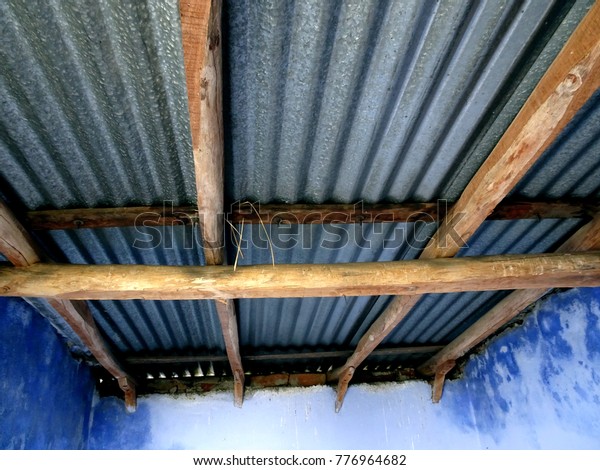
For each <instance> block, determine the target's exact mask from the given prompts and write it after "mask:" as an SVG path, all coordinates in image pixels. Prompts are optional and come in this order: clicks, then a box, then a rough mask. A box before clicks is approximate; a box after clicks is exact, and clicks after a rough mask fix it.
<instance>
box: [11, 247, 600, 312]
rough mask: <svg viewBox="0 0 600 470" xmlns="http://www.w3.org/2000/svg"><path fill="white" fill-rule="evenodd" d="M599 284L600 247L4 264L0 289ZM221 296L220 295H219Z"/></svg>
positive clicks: (166, 295) (332, 290) (174, 296)
mask: <svg viewBox="0 0 600 470" xmlns="http://www.w3.org/2000/svg"><path fill="white" fill-rule="evenodd" d="M599 284H600V252H586V253H565V254H556V253H552V254H541V255H538V254H529V255H498V256H478V257H475V256H473V257H465V258H442V259H434V260H411V261H388V262H375V263H338V264H280V265H275V266H272V265H257V266H241V267H238V268H237V270H234V269H233V267H231V266H148V265H72V264H63V265H60V264H42V263H39V264H35V265H32V266H28V267H24V268H11V267H8V268H6V267H0V295H3V296H10V295H17V296H20V297H39V296H41V297H56V298H61V299H71V300H86V299H95V300H130V299H147V300H194V299H219V300H228V299H234V298H236V299H237V298H286V297H341V296H364V295H404V294H413V296H414V295H419V294H428V293H446V292H465V291H484V290H486V291H489V290H506V289H536V288H550V287H589V286H596V285H599ZM217 303H220V302H217Z"/></svg>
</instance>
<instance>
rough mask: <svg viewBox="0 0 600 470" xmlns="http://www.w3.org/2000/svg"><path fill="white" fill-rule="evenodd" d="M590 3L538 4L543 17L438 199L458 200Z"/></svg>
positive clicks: (488, 107)
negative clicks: (542, 9) (542, 11)
mask: <svg viewBox="0 0 600 470" xmlns="http://www.w3.org/2000/svg"><path fill="white" fill-rule="evenodd" d="M589 3H590V2H589V1H588V0H582V1H578V2H577V1H575V0H568V1H564V2H560V1H559V2H553V3H552V4H540V5H541V6H546V7H547V8H546V9H545V12H544V14H543V17H542V16H540V21H539V22H538V23H537V24H536V25H535V28H534V30H533V31H532V32H531V33H529V38H530V39H529V40H528V41H527V44H526V45H525V48H524V50H523V52H522V54H521V55H520V57H519V58H518V60H517V61H515V63H514V64H513V66H512V67H511V69H510V70H509V71H508V73H506V74H505V79H504V80H503V83H502V84H501V86H499V87H498V90H497V91H496V93H495V95H494V97H493V99H492V100H491V101H490V103H489V105H488V106H487V107H486V112H485V113H483V115H482V116H483V117H482V119H481V120H480V122H479V124H478V125H477V126H476V128H475V129H474V130H473V132H472V133H471V136H470V138H469V139H467V140H466V141H465V144H464V145H463V146H462V148H461V149H460V151H459V152H458V154H460V155H464V158H463V159H462V161H461V162H460V163H459V165H458V166H457V168H456V170H455V171H454V172H452V173H451V174H448V176H447V177H446V183H445V185H444V187H443V189H442V191H441V193H440V196H439V197H442V198H447V199H450V200H456V199H457V198H458V197H459V196H460V194H461V192H462V190H463V189H464V187H465V186H466V185H467V183H468V182H469V180H470V179H471V177H472V176H473V175H474V174H475V172H476V171H477V169H478V168H479V166H480V165H481V163H482V162H483V160H484V159H485V158H486V157H487V156H488V155H489V153H490V152H491V151H492V149H493V148H494V147H495V145H496V143H497V142H498V140H499V138H500V137H501V136H502V134H503V133H504V132H505V131H506V129H507V128H508V126H509V125H510V123H511V122H512V120H513V119H514V117H515V116H516V114H517V113H518V111H519V109H520V108H521V106H522V105H523V103H524V102H525V101H526V99H527V97H528V96H529V94H530V93H531V91H532V90H533V89H534V87H535V85H536V84H537V82H538V81H539V79H540V78H541V77H542V75H543V74H544V72H545V71H546V69H547V68H548V67H549V65H550V64H551V62H552V61H553V60H554V58H555V56H556V55H557V54H558V53H559V51H560V49H561V48H562V45H563V44H564V42H565V41H566V38H567V37H568V35H569V34H570V33H571V32H572V30H573V29H574V28H575V26H576V25H577V24H578V22H579V20H580V19H581V18H582V17H583V15H584V14H585V10H586V8H585V5H586V4H589ZM531 5H534V4H531ZM535 5H537V4H535ZM575 7H576V8H575ZM529 26H530V24H529Z"/></svg>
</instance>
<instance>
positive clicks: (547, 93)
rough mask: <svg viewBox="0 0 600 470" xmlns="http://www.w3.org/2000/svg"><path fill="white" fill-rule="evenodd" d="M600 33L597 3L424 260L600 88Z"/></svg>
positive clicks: (399, 315)
mask: <svg viewBox="0 0 600 470" xmlns="http://www.w3.org/2000/svg"><path fill="white" fill-rule="evenodd" d="M599 31H600V3H596V4H594V6H593V7H592V8H591V10H590V11H589V12H588V14H587V15H586V16H585V18H584V19H583V20H582V21H581V23H580V24H579V25H578V27H577V28H576V29H575V31H574V32H573V34H572V35H571V37H570V38H569V40H568V41H567V43H566V44H565V46H564V47H563V49H562V50H561V52H560V53H559V54H558V56H557V57H556V59H555V60H554V62H553V63H552V65H551V66H550V67H549V69H548V70H547V71H546V73H545V74H544V76H543V77H542V79H541V80H540V82H539V83H538V84H537V86H536V87H535V89H534V90H533V92H532V93H531V95H530V96H529V98H528V99H527V101H526V102H525V104H524V105H523V107H522V108H521V111H520V112H519V114H518V115H517V116H516V117H515V119H514V120H513V122H512V123H511V125H510V126H509V128H508V129H507V130H506V132H505V133H504V134H503V136H502V137H501V138H500V141H499V142H498V144H497V145H496V147H495V148H494V149H493V150H492V152H491V154H490V155H489V156H488V158H487V159H486V161H485V162H484V163H483V165H482V166H481V167H480V168H479V170H478V171H477V173H476V174H475V176H474V177H473V178H472V179H471V181H470V182H469V184H468V185H467V187H466V188H465V190H464V191H463V193H462V194H461V196H460V198H459V200H458V201H457V202H456V204H455V205H454V206H453V207H452V209H450V210H449V211H448V214H447V215H446V217H445V218H444V220H443V221H442V223H441V224H440V227H439V228H438V230H437V231H436V233H435V234H434V235H433V237H432V238H431V240H429V243H428V244H427V246H426V247H425V249H424V250H423V252H422V253H421V256H420V258H421V259H433V258H448V257H451V256H454V255H455V254H456V253H457V252H458V250H459V249H460V248H461V247H462V246H463V245H464V244H465V243H466V242H467V240H468V239H469V238H470V237H471V236H472V235H473V234H474V233H475V231H476V230H477V229H478V228H479V227H480V226H481V224H482V223H483V221H484V220H485V219H486V218H487V217H488V216H489V214H491V213H492V211H493V210H494V209H495V208H496V206H497V205H498V204H499V203H500V202H501V201H502V200H503V199H504V198H505V197H506V196H507V195H508V194H509V192H510V191H511V190H512V189H513V188H514V187H515V186H516V184H517V183H518V182H519V181H520V180H521V178H522V177H523V176H524V175H525V173H526V172H527V171H528V170H529V169H530V168H531V167H532V166H533V164H534V163H535V162H536V161H537V160H538V158H539V157H540V156H541V155H542V154H543V152H544V151H545V150H546V149H547V148H548V146H549V145H550V144H551V143H552V142H553V141H554V140H555V139H556V137H558V135H559V133H560V132H561V131H562V130H563V129H564V128H565V127H566V125H567V124H568V123H569V121H570V120H571V119H572V118H573V117H574V116H575V114H576V113H577V111H579V109H580V108H581V107H582V106H583V105H584V104H585V103H586V101H588V100H589V98H590V97H591V96H592V94H593V93H594V92H595V91H596V90H597V89H598V88H599V87H600V34H598V33H599ZM415 303H416V300H415V299H407V300H397V301H394V302H392V303H391V304H390V306H389V307H388V308H387V309H386V310H385V311H384V312H383V314H382V315H381V317H380V318H378V320H377V321H376V322H375V323H374V324H373V325H372V327H371V328H369V329H368V330H367V332H366V333H365V335H364V336H363V339H362V340H361V342H359V346H358V347H357V350H356V353H355V354H354V355H353V356H351V357H350V358H349V359H348V361H347V362H346V364H345V365H344V366H343V367H342V368H341V369H340V370H337V371H334V372H333V374H332V375H334V376H337V377H344V374H345V371H346V370H347V369H349V368H350V367H353V368H356V367H358V365H359V364H360V362H361V361H362V359H361V358H364V357H366V356H368V354H370V352H371V351H372V350H373V349H375V348H376V347H377V345H378V344H379V343H381V341H383V340H384V339H385V337H386V336H387V334H389V332H391V331H392V330H393V329H394V328H395V327H396V326H397V325H398V324H399V323H400V322H401V321H402V320H403V319H404V318H405V316H406V315H407V313H408V312H409V311H410V308H411V307H412V306H413V305H414V304H415ZM339 388H341V383H340V385H339V387H338V390H339ZM342 398H343V396H342ZM339 399H340V396H339V393H338V400H339ZM336 408H337V405H336Z"/></svg>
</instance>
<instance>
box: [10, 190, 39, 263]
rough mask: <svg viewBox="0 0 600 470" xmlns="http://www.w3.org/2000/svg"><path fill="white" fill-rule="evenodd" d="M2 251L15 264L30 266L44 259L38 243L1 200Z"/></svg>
mask: <svg viewBox="0 0 600 470" xmlns="http://www.w3.org/2000/svg"><path fill="white" fill-rule="evenodd" d="M0 253H2V254H3V255H4V257H5V258H6V259H7V260H8V261H10V262H11V263H12V264H13V265H15V266H30V265H32V264H35V263H39V262H40V261H42V259H43V254H42V252H41V250H40V249H39V247H38V246H37V244H36V243H35V242H34V241H33V239H32V238H31V236H30V235H29V233H27V231H26V230H25V229H24V228H23V226H22V225H21V223H20V222H19V221H18V220H17V219H16V217H15V216H14V215H13V213H12V211H11V210H10V209H9V208H8V207H7V206H6V204H4V202H2V201H1V200H0Z"/></svg>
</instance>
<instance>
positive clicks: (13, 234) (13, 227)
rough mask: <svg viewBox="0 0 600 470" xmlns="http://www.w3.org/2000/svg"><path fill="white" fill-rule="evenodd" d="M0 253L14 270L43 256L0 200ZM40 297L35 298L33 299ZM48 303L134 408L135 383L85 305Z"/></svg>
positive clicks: (53, 299)
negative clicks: (113, 379) (116, 383)
mask: <svg viewBox="0 0 600 470" xmlns="http://www.w3.org/2000/svg"><path fill="white" fill-rule="evenodd" d="M0 253H2V254H3V255H4V256H5V257H6V258H7V259H8V260H9V261H10V262H11V263H12V264H13V265H14V266H16V268H11V269H19V268H21V269H26V268H27V267H30V266H36V265H38V264H41V263H40V262H41V261H42V260H43V259H45V258H46V257H45V256H44V254H43V253H42V250H41V249H40V247H39V246H38V245H37V244H36V243H35V242H34V241H33V239H32V238H31V237H30V236H29V234H28V233H27V232H26V230H25V229H24V228H23V226H22V225H21V224H20V223H19V221H18V220H17V219H16V217H15V216H14V215H13V214H12V212H11V211H10V209H9V208H8V207H7V206H6V205H5V204H4V203H3V202H2V201H0ZM40 296H41V297H43V295H41V294H40V295H35V297H40ZM48 302H49V304H50V305H51V306H52V307H53V308H54V310H56V312H58V314H60V315H61V316H62V317H63V318H64V319H65V321H66V322H67V324H68V325H69V326H70V327H71V328H72V329H73V331H74V332H75V334H76V335H77V336H79V338H80V339H81V342H82V343H83V344H84V345H85V346H86V347H87V348H88V349H89V350H90V352H91V353H92V354H93V355H94V357H95V358H96V360H97V361H98V363H99V364H100V365H101V366H102V367H104V368H105V369H106V370H107V371H108V372H109V373H110V374H111V375H113V376H114V377H115V378H116V379H117V381H118V383H119V386H120V387H121V389H122V390H123V392H124V393H125V405H126V406H127V409H128V410H129V411H134V410H135V408H136V393H135V381H134V380H133V379H132V378H131V376H130V375H129V374H128V373H127V372H126V371H125V369H124V368H123V367H122V365H121V364H120V363H119V361H118V360H117V359H116V358H115V357H114V355H113V353H112V352H111V351H110V348H109V346H108V344H107V343H106V341H105V340H104V338H103V337H102V335H101V334H100V332H99V331H98V327H97V326H96V323H95V321H94V318H93V316H92V314H91V312H90V310H89V308H88V306H87V304H86V303H85V302H81V301H71V300H65V299H57V298H49V299H48Z"/></svg>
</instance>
